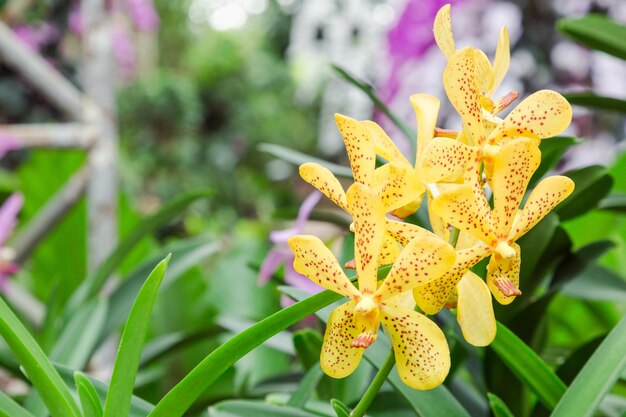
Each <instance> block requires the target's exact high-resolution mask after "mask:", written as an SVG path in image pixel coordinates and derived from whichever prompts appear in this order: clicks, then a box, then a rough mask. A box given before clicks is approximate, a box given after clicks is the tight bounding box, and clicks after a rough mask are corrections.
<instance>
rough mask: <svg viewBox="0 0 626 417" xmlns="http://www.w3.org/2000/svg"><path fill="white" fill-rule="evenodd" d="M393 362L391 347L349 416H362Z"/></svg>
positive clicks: (394, 359)
mask: <svg viewBox="0 0 626 417" xmlns="http://www.w3.org/2000/svg"><path fill="white" fill-rule="evenodd" d="M395 364H396V357H395V356H394V354H393V349H391V351H390V352H389V356H387V359H385V363H383V366H381V367H380V369H379V370H378V373H377V374H376V376H375V377H374V380H373V381H372V383H371V384H370V386H369V387H367V391H365V394H363V397H361V400H360V401H359V403H358V404H357V405H356V407H354V410H352V412H351V413H350V417H363V416H364V415H365V412H366V411H367V408H368V407H369V406H370V404H371V403H372V401H374V398H375V397H376V394H378V391H379V390H380V387H382V386H383V383H384V382H385V380H386V379H387V376H389V372H391V370H392V369H393V366H394V365H395Z"/></svg>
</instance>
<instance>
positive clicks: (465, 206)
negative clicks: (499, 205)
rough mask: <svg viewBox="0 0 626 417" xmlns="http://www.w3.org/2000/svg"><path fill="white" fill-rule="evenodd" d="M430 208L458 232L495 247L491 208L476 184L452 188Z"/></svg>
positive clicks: (495, 240)
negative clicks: (465, 233)
mask: <svg viewBox="0 0 626 417" xmlns="http://www.w3.org/2000/svg"><path fill="white" fill-rule="evenodd" d="M476 181H477V180H476ZM430 207H431V209H432V210H433V211H434V212H435V214H437V215H439V216H440V217H442V218H443V219H444V221H446V222H448V223H450V224H451V225H453V226H454V227H456V228H458V229H459V230H461V231H464V232H467V233H469V234H470V235H472V236H474V237H475V238H477V239H479V240H482V241H483V242H485V243H486V244H487V245H489V246H493V247H495V245H497V243H498V239H497V237H496V234H495V227H494V223H493V218H492V216H491V208H490V207H489V203H488V202H487V198H486V197H485V195H484V193H483V191H482V188H480V186H479V185H478V184H476V183H474V184H468V183H466V184H462V185H456V186H452V187H450V189H448V190H446V191H444V192H442V193H441V194H440V195H439V196H438V197H437V198H435V199H434V200H433V202H432V204H431V206H430Z"/></svg>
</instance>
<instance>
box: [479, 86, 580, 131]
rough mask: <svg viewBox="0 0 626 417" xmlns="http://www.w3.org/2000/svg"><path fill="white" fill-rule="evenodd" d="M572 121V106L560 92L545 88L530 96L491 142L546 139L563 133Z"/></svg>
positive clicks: (500, 126)
mask: <svg viewBox="0 0 626 417" xmlns="http://www.w3.org/2000/svg"><path fill="white" fill-rule="evenodd" d="M571 121H572V106H570V104H569V103H568V102H567V100H565V98H564V97H563V96H562V95H560V94H559V93H557V92H555V91H552V90H541V91H537V92H536V93H534V94H531V95H530V96H528V97H526V99H525V100H524V101H522V102H521V103H520V104H519V105H518V106H517V107H515V108H514V109H513V110H511V113H509V115H508V116H507V117H506V118H505V119H504V121H503V122H502V123H501V124H500V125H499V126H498V127H497V128H496V129H495V130H494V131H493V132H492V133H491V135H490V136H489V141H490V143H497V142H498V141H499V140H500V139H511V138H515V137H518V136H526V137H530V138H536V139H543V138H549V137H552V136H555V135H558V134H559V133H561V132H563V131H564V130H565V129H566V128H567V127H568V126H569V124H570V122H571Z"/></svg>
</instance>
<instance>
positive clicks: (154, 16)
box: [126, 0, 159, 32]
mask: <svg viewBox="0 0 626 417" xmlns="http://www.w3.org/2000/svg"><path fill="white" fill-rule="evenodd" d="M126 4H127V6H128V10H129V12H130V18H131V20H132V21H133V24H134V25H135V27H136V28H137V29H139V30H141V31H144V32H154V31H155V30H157V29H158V28H159V15H158V13H157V12H156V10H155V8H154V4H152V0H127V3H126Z"/></svg>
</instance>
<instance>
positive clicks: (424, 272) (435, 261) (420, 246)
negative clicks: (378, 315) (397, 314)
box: [376, 236, 456, 301]
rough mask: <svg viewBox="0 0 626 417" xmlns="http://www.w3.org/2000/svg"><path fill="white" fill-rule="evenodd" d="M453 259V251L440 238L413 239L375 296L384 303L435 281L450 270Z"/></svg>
mask: <svg viewBox="0 0 626 417" xmlns="http://www.w3.org/2000/svg"><path fill="white" fill-rule="evenodd" d="M455 258H456V252H455V251H454V248H452V246H450V245H449V244H448V242H446V241H445V240H443V239H441V238H439V237H436V236H432V237H418V238H417V239H413V240H412V241H411V242H409V244H408V245H407V246H406V247H405V248H404V250H403V251H402V252H401V253H400V255H399V256H398V259H396V262H395V263H394V264H393V267H392V268H391V271H389V275H387V278H385V280H384V281H383V283H382V285H381V286H380V287H379V288H378V291H376V296H377V297H379V299H380V300H383V301H384V300H386V299H387V298H389V297H392V296H394V295H397V294H400V293H403V292H405V291H409V290H411V289H413V288H415V287H417V286H418V285H423V284H425V283H427V282H429V281H432V280H434V279H437V278H439V277H441V276H442V275H444V274H445V273H446V272H448V271H449V270H450V268H451V267H452V265H453V264H454V260H455Z"/></svg>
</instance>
